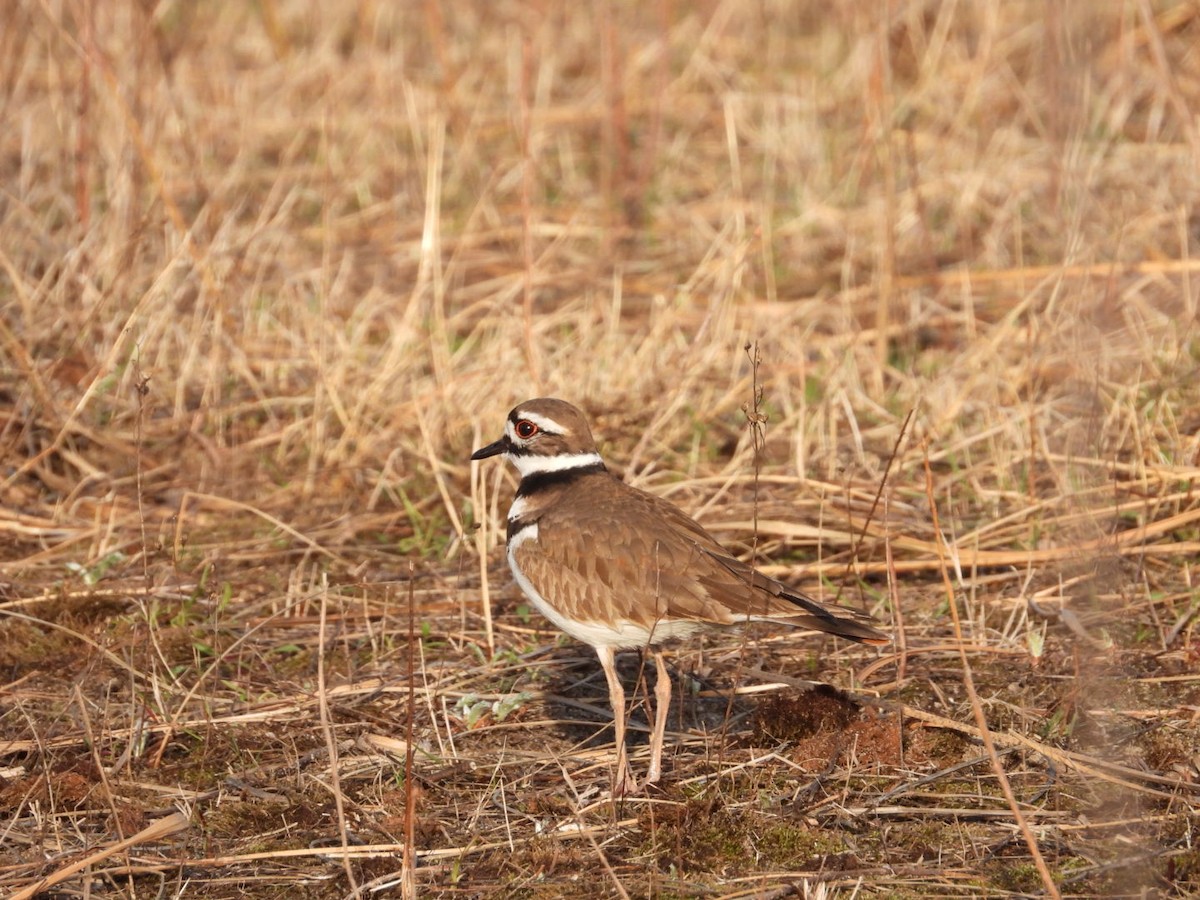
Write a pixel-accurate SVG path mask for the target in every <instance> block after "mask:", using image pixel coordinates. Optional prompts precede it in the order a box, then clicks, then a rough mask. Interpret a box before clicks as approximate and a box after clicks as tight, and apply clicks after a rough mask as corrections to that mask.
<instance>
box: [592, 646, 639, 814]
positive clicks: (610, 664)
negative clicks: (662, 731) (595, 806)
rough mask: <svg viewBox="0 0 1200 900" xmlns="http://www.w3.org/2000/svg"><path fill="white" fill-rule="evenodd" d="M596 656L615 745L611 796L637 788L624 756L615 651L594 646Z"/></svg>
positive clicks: (621, 695)
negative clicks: (602, 680) (598, 661)
mask: <svg viewBox="0 0 1200 900" xmlns="http://www.w3.org/2000/svg"><path fill="white" fill-rule="evenodd" d="M596 656H598V657H599V658H600V668H602V669H603V670H604V677H605V679H607V681H608V701H609V703H611V704H612V711H613V734H614V738H613V739H614V741H615V742H616V745H617V775H616V779H615V780H614V781H613V796H614V797H619V796H622V795H624V794H632V793H633V792H634V791H636V790H637V782H636V781H635V780H634V778H633V776H632V775H631V774H630V772H629V763H628V761H627V759H626V756H625V689H624V688H622V687H621V680H620V679H619V678H617V667H616V665H615V663H614V659H615V656H616V654H615V652H614V651H613V648H612V647H605V646H600V647H597V648H596Z"/></svg>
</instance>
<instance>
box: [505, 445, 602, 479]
mask: <svg viewBox="0 0 1200 900" xmlns="http://www.w3.org/2000/svg"><path fill="white" fill-rule="evenodd" d="M505 456H507V457H508V461H509V462H510V463H512V464H513V465H514V466H515V467H516V469H517V471H518V472H519V473H520V474H521V477H522V478H524V477H526V476H527V475H541V474H543V473H545V472H566V471H569V470H570V469H583V468H586V467H587V466H599V465H603V464H604V460H602V459H601V458H600V454H599V453H596V452H595V451H592V452H591V453H564V454H562V455H559V456H536V455H535V456H517V455H516V454H513V453H506V454H505Z"/></svg>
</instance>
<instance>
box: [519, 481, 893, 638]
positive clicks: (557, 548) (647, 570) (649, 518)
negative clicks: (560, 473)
mask: <svg viewBox="0 0 1200 900" xmlns="http://www.w3.org/2000/svg"><path fill="white" fill-rule="evenodd" d="M589 479H590V483H589V484H588V485H587V490H583V489H579V490H577V491H575V492H574V493H573V496H572V502H571V503H564V504H556V505H555V506H554V507H552V508H551V509H548V510H547V511H546V513H545V514H544V515H542V516H541V517H540V518H539V519H538V528H539V540H537V541H533V542H527V543H525V544H523V545H522V546H521V547H520V550H519V551H518V552H519V554H520V559H521V565H522V568H523V569H524V570H525V572H526V575H527V576H528V577H529V579H530V580H531V581H532V582H533V583H534V586H535V587H537V588H538V591H539V592H540V593H542V594H543V596H545V597H546V598H547V599H552V602H553V603H554V605H555V606H556V607H557V608H558V609H559V610H561V611H562V613H563V614H564V615H566V616H569V617H570V618H573V619H578V620H583V621H605V620H613V619H625V620H628V621H631V622H634V623H637V624H639V625H642V626H643V627H646V628H653V627H654V626H655V625H656V623H660V622H663V621H680V620H683V621H693V622H696V623H697V624H713V625H732V624H737V623H739V622H745V621H747V620H748V619H750V620H754V619H774V620H779V621H783V622H787V623H788V624H792V625H797V626H801V627H805V628H811V629H814V630H817V631H823V632H828V633H830V634H836V635H840V636H843V637H846V638H849V639H851V640H857V641H866V642H871V643H886V642H887V640H888V639H887V636H886V635H884V634H883V633H882V632H880V631H877V630H876V629H874V628H871V627H870V626H869V625H867V624H866V622H869V621H870V617H869V616H865V615H863V614H862V613H859V612H857V611H854V610H849V609H842V608H840V607H832V608H831V607H827V606H825V605H824V604H821V603H818V602H817V601H815V600H812V599H811V598H809V597H806V596H804V595H803V594H801V593H799V592H797V591H793V590H792V589H790V588H788V587H787V586H786V585H784V584H782V583H781V582H778V581H775V580H774V579H772V578H768V577H767V576H765V575H763V574H762V573H760V572H757V571H755V570H754V569H753V568H752V567H751V566H749V565H747V564H746V563H743V562H741V561H740V560H738V559H736V558H734V557H732V556H730V555H729V554H728V553H727V552H726V551H725V550H724V548H722V547H721V545H720V544H719V543H718V542H717V540H716V539H715V538H714V537H713V536H712V535H710V534H709V533H708V532H707V531H705V530H704V528H703V527H702V526H701V525H700V524H699V523H698V522H696V521H695V520H694V519H692V518H691V517H690V516H688V515H687V514H686V513H684V512H683V511H682V510H680V509H679V508H678V507H676V506H674V505H672V504H670V503H668V502H667V501H665V500H662V499H661V498H659V497H655V496H654V495H652V494H647V493H645V492H643V491H639V490H637V489H636V488H632V487H629V486H628V485H626V484H624V483H623V482H621V481H618V480H617V479H615V478H613V477H612V476H611V475H608V474H607V473H597V474H596V475H594V476H589ZM581 488H582V486H581ZM584 497H586V498H588V501H587V502H586V503H580V502H578V501H579V500H581V499H582V498H584ZM570 532H576V533H575V534H571V533H570ZM539 582H540V583H539Z"/></svg>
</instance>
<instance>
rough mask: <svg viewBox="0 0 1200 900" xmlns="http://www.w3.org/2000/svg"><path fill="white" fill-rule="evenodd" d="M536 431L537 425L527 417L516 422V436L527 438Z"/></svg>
mask: <svg viewBox="0 0 1200 900" xmlns="http://www.w3.org/2000/svg"><path fill="white" fill-rule="evenodd" d="M537 433H538V427H537V426H536V425H534V424H533V423H532V422H530V421H529V420H528V419H522V420H521V421H520V422H518V423H517V437H520V438H524V439H525V440H529V439H530V438H531V437H533V436H534V435H535V434H537Z"/></svg>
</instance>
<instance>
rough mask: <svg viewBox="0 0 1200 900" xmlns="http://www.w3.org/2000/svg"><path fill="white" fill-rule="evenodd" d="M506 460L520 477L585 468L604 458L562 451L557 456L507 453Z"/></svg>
mask: <svg viewBox="0 0 1200 900" xmlns="http://www.w3.org/2000/svg"><path fill="white" fill-rule="evenodd" d="M508 461H509V462H511V463H512V464H513V465H514V466H516V467H517V471H518V472H520V473H521V477H522V478H525V477H527V476H529V475H541V474H542V473H544V472H565V471H567V470H568V469H585V468H587V467H588V466H602V465H604V460H602V459H601V458H600V454H599V453H564V454H561V455H559V456H536V455H528V456H519V455H517V454H515V453H509V454H508ZM518 490H520V488H518ZM510 518H511V517H510Z"/></svg>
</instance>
